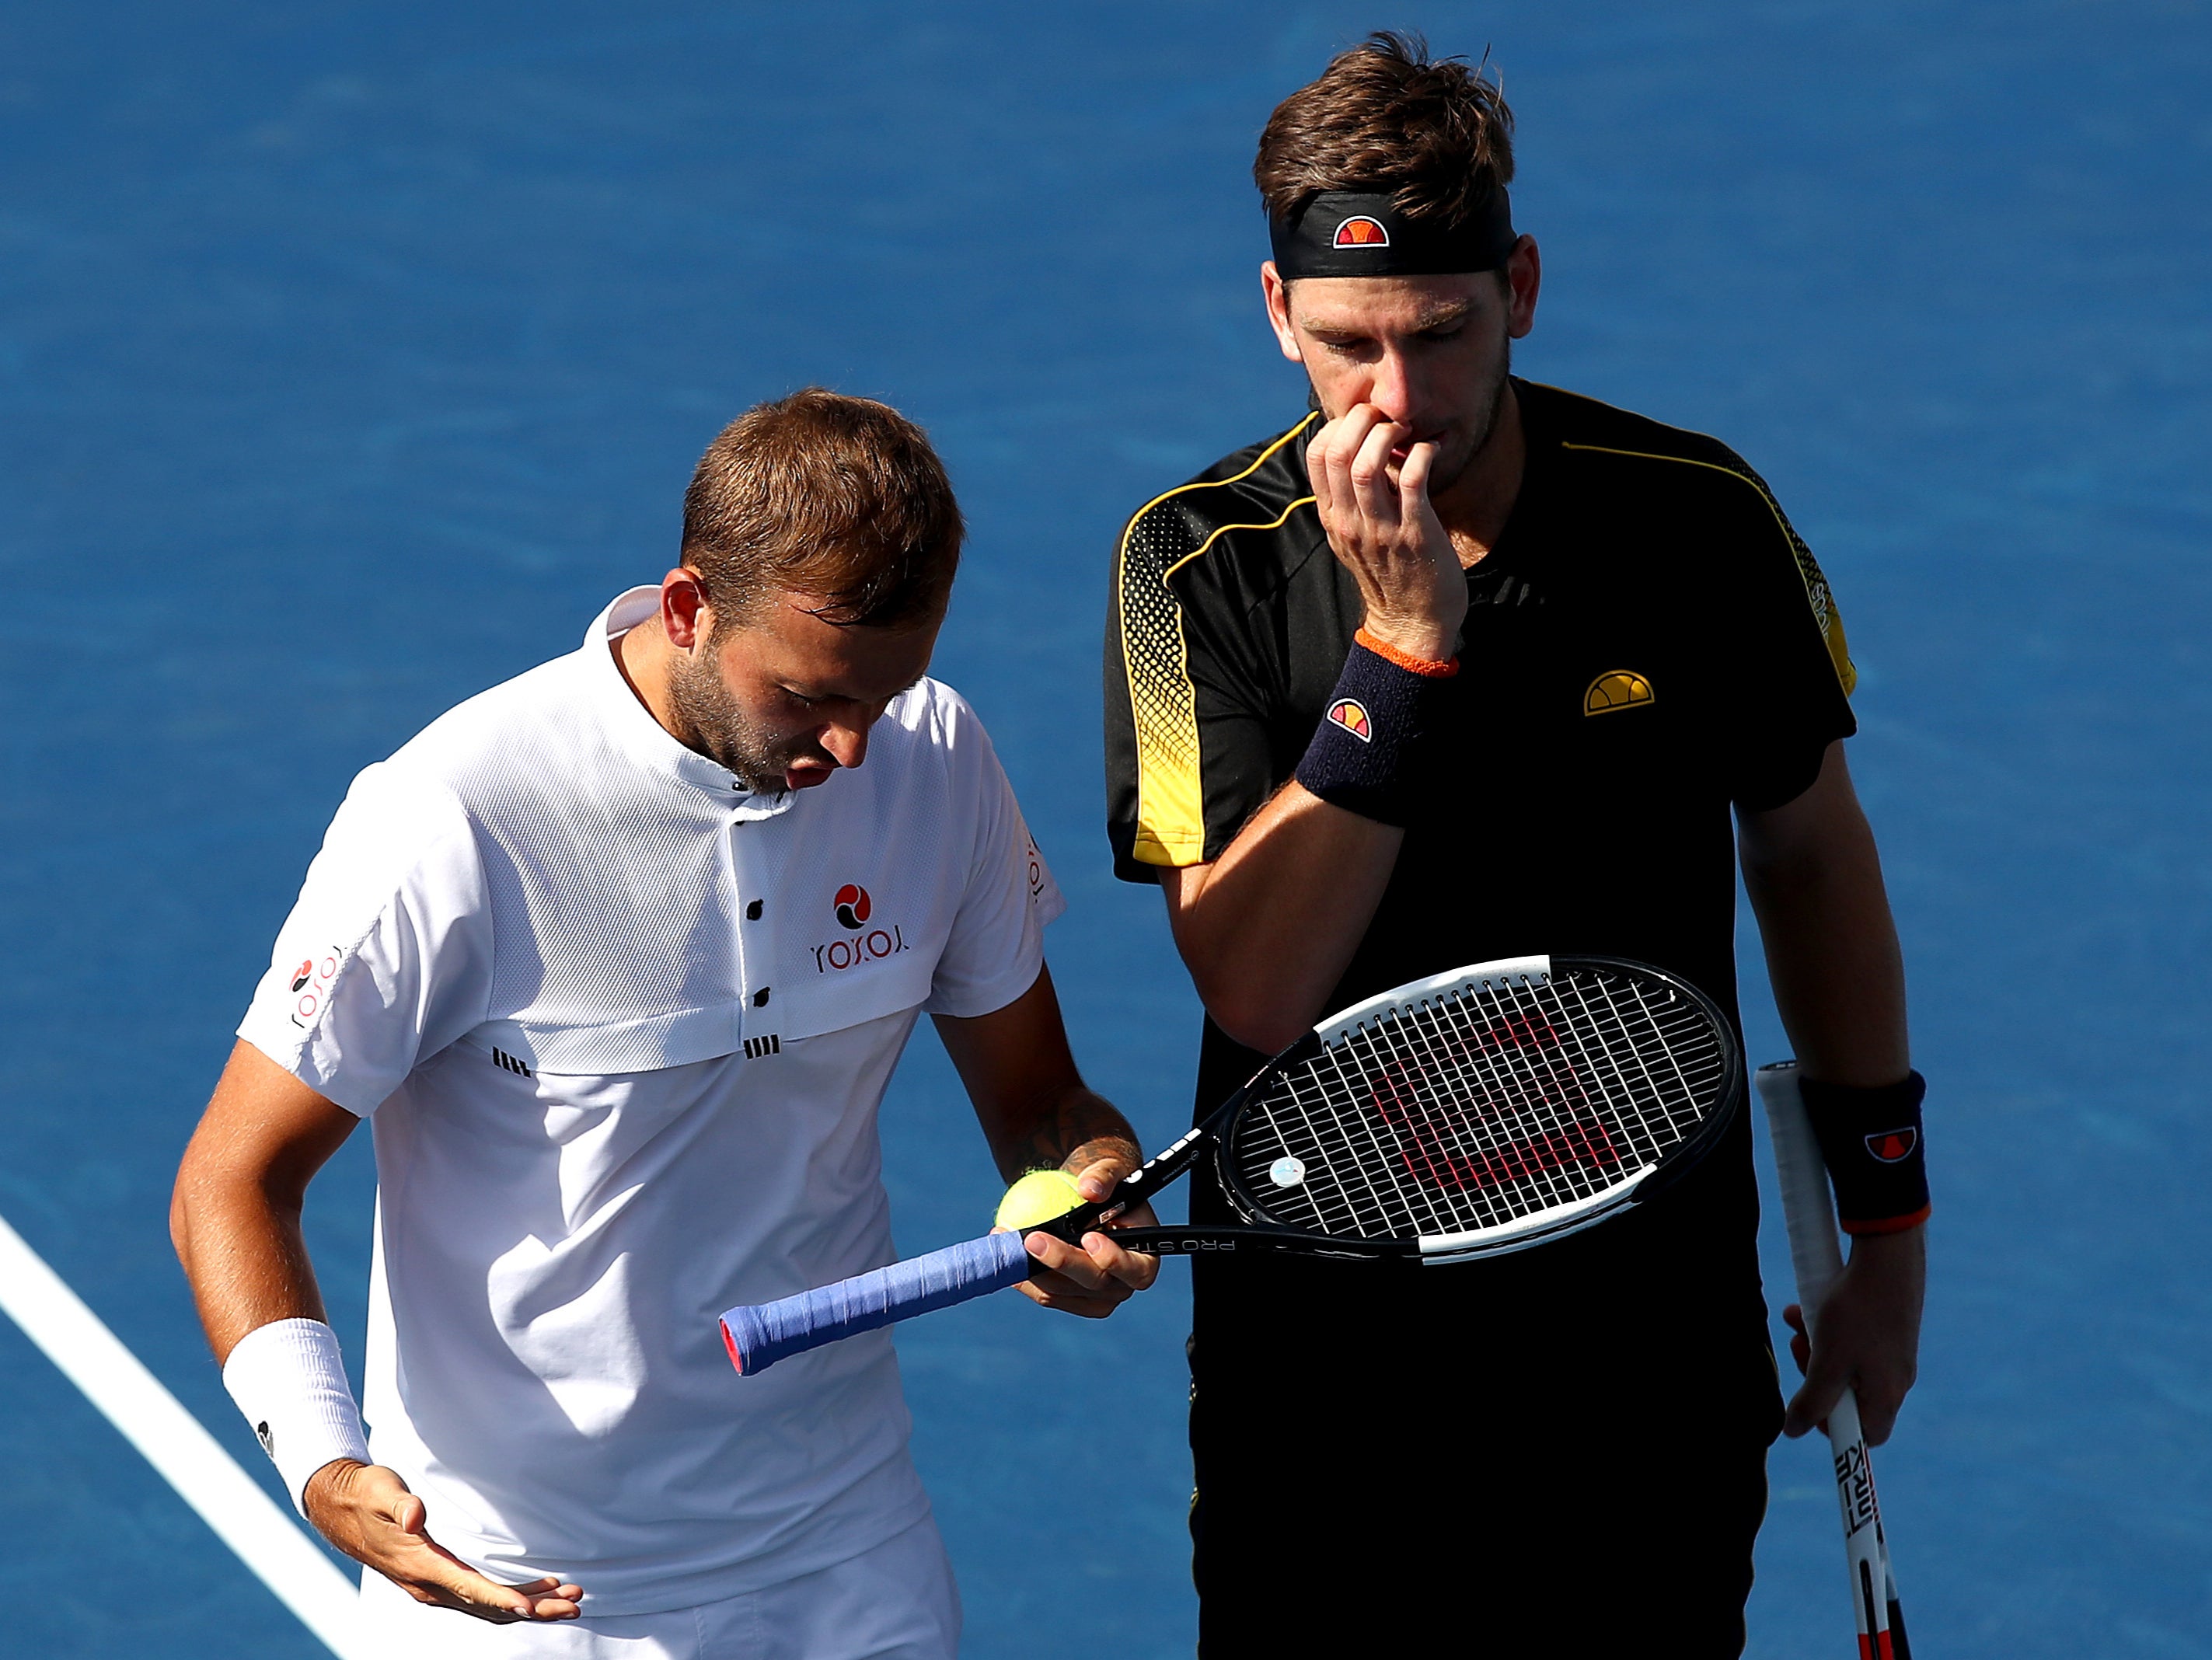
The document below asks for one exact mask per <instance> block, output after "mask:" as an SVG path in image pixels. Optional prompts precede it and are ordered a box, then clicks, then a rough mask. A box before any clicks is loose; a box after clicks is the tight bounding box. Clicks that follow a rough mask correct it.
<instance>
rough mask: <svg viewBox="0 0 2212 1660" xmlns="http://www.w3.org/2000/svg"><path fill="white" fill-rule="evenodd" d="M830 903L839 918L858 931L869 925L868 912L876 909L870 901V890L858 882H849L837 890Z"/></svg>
mask: <svg viewBox="0 0 2212 1660" xmlns="http://www.w3.org/2000/svg"><path fill="white" fill-rule="evenodd" d="M829 903H830V904H831V905H832V906H833V907H834V908H835V909H836V912H837V920H838V921H840V922H842V923H843V924H844V925H845V926H846V927H848V928H850V929H852V930H853V932H854V933H859V932H860V930H861V929H862V928H864V927H867V925H868V913H869V912H870V911H871V910H872V909H874V907H873V906H872V905H871V904H870V903H868V891H867V890H866V888H864V887H862V886H861V885H860V884H859V883H858V882H848V883H846V884H845V885H844V886H843V887H842V888H840V889H838V890H837V897H836V898H835V899H833V900H831V901H830V902H829Z"/></svg>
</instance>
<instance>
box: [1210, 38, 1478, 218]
mask: <svg viewBox="0 0 2212 1660" xmlns="http://www.w3.org/2000/svg"><path fill="white" fill-rule="evenodd" d="M1252 182H1253V183H1255V185H1259V187H1260V198H1261V201H1262V202H1264V203H1265V204H1267V216H1268V218H1270V219H1271V220H1273V221H1274V222H1276V223H1278V224H1283V223H1288V222H1291V221H1293V220H1295V219H1296V218H1297V216H1298V215H1300V214H1301V213H1303V212H1304V211H1305V209H1306V206H1307V204H1309V203H1310V202H1311V201H1312V200H1313V198H1315V197H1316V196H1318V195H1319V194H1321V192H1323V191H1341V190H1370V191H1388V192H1390V200H1391V205H1392V206H1393V207H1395V208H1396V209H1397V210H1398V211H1399V212H1401V213H1402V214H1404V215H1406V216H1407V217H1408V218H1412V219H1425V220H1431V221H1433V222H1436V223H1437V224H1439V225H1441V226H1443V227H1445V228H1450V229H1457V228H1459V227H1460V226H1462V225H1463V224H1465V223H1466V222H1468V219H1469V218H1470V217H1472V216H1473V215H1474V211H1475V210H1476V209H1477V208H1478V207H1479V206H1480V204H1481V203H1482V202H1483V200H1484V198H1486V197H1487V196H1488V195H1489V194H1490V193H1491V192H1492V191H1493V190H1497V189H1498V188H1501V187H1502V186H1504V185H1510V184H1511V183H1512V182H1513V112H1512V111H1511V110H1510V109H1509V108H1507V107H1506V103H1505V98H1504V94H1503V93H1501V92H1500V91H1499V89H1498V82H1497V80H1496V79H1495V78H1494V77H1493V76H1491V75H1490V74H1489V73H1488V72H1487V60H1486V61H1485V63H1484V64H1474V65H1470V64H1468V62H1467V60H1466V59H1465V58H1433V59H1432V58H1430V56H1429V46H1428V42H1427V41H1425V40H1422V39H1421V37H1420V36H1419V35H1418V34H1413V35H1407V34H1400V33H1396V32H1395V31H1392V30H1383V31H1380V32H1378V33H1374V34H1370V35H1369V36H1368V37H1367V39H1366V40H1364V42H1362V43H1361V44H1360V45H1358V46H1354V47H1352V49H1351V50H1350V51H1349V52H1339V53H1338V54H1337V55H1336V56H1335V58H1332V59H1331V60H1330V62H1329V66H1328V68H1327V69H1326V70H1322V76H1321V78H1320V79H1319V80H1318V81H1316V82H1313V83H1312V84H1310V86H1304V87H1300V88H1298V89H1297V91H1296V92H1294V93H1292V94H1291V95H1290V96H1289V97H1288V98H1285V100H1283V101H1282V102H1281V103H1279V104H1278V105H1276V106H1275V112H1274V113H1273V115H1271V116H1269V117H1268V118H1267V127H1266V128H1265V130H1264V131H1261V134H1260V153H1259V155H1257V156H1255V158H1254V160H1253V162H1252Z"/></svg>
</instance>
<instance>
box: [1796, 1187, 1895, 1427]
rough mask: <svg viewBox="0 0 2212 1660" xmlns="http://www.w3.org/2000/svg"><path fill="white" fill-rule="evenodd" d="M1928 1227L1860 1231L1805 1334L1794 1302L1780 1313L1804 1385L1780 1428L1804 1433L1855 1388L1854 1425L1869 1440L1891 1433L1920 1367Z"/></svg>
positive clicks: (1803, 1325) (1800, 1309) (1801, 1313)
mask: <svg viewBox="0 0 2212 1660" xmlns="http://www.w3.org/2000/svg"><path fill="white" fill-rule="evenodd" d="M1927 1236H1928V1230H1927V1228H1926V1226H1925V1225H1923V1226H1920V1227H1917V1228H1908V1229H1906V1230H1905V1231H1904V1232H1903V1233H1870V1234H1862V1235H1861V1236H1859V1237H1857V1238H1856V1239H1854V1240H1853V1241H1852V1242H1851V1260H1850V1262H1847V1263H1845V1264H1844V1271H1843V1273H1842V1274H1840V1275H1839V1276H1838V1278H1837V1280H1836V1283H1835V1284H1834V1285H1833V1286H1831V1287H1830V1288H1829V1292H1828V1298H1827V1301H1826V1303H1824V1304H1822V1305H1821V1307H1820V1310H1819V1313H1818V1316H1817V1318H1816V1319H1815V1321H1814V1327H1813V1329H1812V1331H1811V1333H1810V1334H1809V1335H1808V1333H1807V1331H1806V1329H1805V1311H1804V1310H1803V1309H1802V1308H1800V1307H1799V1306H1798V1305H1797V1304H1795V1303H1792V1304H1790V1306H1789V1307H1788V1308H1785V1309H1784V1310H1782V1317H1783V1319H1784V1321H1786V1322H1787V1323H1789V1326H1790V1330H1791V1331H1792V1332H1793V1333H1794V1334H1796V1335H1794V1336H1792V1337H1791V1338H1790V1358H1791V1359H1794V1360H1796V1362H1797V1370H1798V1371H1802V1372H1803V1373H1804V1374H1805V1383H1804V1387H1803V1388H1802V1389H1799V1390H1798V1391H1797V1393H1796V1395H1795V1396H1794V1397H1793V1398H1792V1399H1791V1401H1790V1410H1789V1413H1788V1414H1787V1415H1786V1416H1785V1417H1784V1419H1783V1420H1782V1432H1783V1433H1784V1435H1793V1436H1794V1435H1802V1434H1804V1433H1805V1432H1806V1431H1808V1430H1809V1429H1812V1428H1814V1427H1815V1426H1818V1425H1820V1424H1821V1423H1823V1422H1825V1421H1826V1419H1827V1416H1828V1410H1829V1408H1832V1407H1833V1406H1834V1405H1835V1404H1836V1402H1837V1401H1838V1399H1839V1398H1841V1396H1842V1395H1843V1392H1844V1389H1845V1388H1846V1387H1849V1388H1850V1389H1854V1390H1856V1391H1857V1395H1858V1403H1859V1426H1860V1427H1861V1428H1862V1429H1863V1431H1865V1432H1866V1438H1867V1444H1868V1445H1869V1446H1870V1447H1878V1446H1880V1445H1881V1444H1882V1443H1883V1442H1885V1441H1887V1440H1888V1439H1889V1432H1890V1431H1891V1429H1892V1428H1893V1427H1894V1426H1895V1425H1896V1423H1897V1414H1898V1409H1899V1408H1901V1407H1902V1406H1904V1404H1905V1392H1906V1391H1907V1390H1909V1389H1911V1387H1912V1380H1913V1378H1914V1377H1916V1376H1917V1374H1918V1371H1919V1366H1920V1305H1921V1303H1922V1300H1923V1298H1924V1297H1925V1296H1926V1294H1927V1286H1928V1237H1927Z"/></svg>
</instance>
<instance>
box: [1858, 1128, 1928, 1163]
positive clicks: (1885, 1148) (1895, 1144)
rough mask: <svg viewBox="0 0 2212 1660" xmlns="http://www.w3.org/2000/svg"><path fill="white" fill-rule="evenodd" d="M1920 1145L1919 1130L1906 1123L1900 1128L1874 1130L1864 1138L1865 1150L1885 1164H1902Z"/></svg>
mask: <svg viewBox="0 0 2212 1660" xmlns="http://www.w3.org/2000/svg"><path fill="white" fill-rule="evenodd" d="M1919 1145H1920V1132H1919V1131H1918V1130H1917V1129H1915V1128H1913V1127H1912V1126H1911V1125H1910V1124H1907V1125H1905V1127H1904V1128H1902V1129H1893V1130H1876V1131H1875V1133H1874V1134H1872V1135H1869V1136H1868V1137H1867V1139H1866V1150H1867V1151H1868V1152H1870V1153H1872V1154H1873V1155H1874V1156H1875V1158H1878V1159H1880V1160H1881V1162H1882V1163H1883V1164H1902V1163H1903V1162H1904V1161H1905V1159H1907V1158H1911V1157H1912V1150H1913V1148H1915V1147H1917V1146H1919Z"/></svg>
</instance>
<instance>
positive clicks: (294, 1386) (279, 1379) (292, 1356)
mask: <svg viewBox="0 0 2212 1660" xmlns="http://www.w3.org/2000/svg"><path fill="white" fill-rule="evenodd" d="M222 1386H223V1388H225V1389H228V1390H229V1391H230V1398H231V1399H232V1400H234V1401H235V1402H238V1409H239V1410H240V1412H242V1413H244V1414H246V1422H247V1423H249V1424H251V1425H252V1426H253V1432H254V1434H255V1435H256V1436H258V1438H260V1441H261V1450H263V1451H264V1452H265V1453H267V1454H268V1455H269V1457H270V1462H273V1463H274V1464H275V1465H276V1473H277V1474H278V1475H282V1476H283V1478H284V1491H285V1492H286V1493H289V1494H290V1495H291V1498H292V1507H293V1508H294V1509H295V1510H296V1511H299V1512H300V1514H301V1515H302V1516H305V1515H306V1514H307V1505H305V1503H304V1502H303V1499H304V1495H305V1494H306V1493H307V1478H308V1477H309V1476H311V1475H313V1474H314V1473H315V1472H316V1471H317V1470H319V1469H320V1468H322V1467H323V1466H324V1465H325V1464H327V1463H329V1462H331V1460H332V1459H334V1458H353V1459H358V1460H359V1461H360V1462H362V1463H364V1464H366V1463H367V1462H368V1440H367V1439H366V1438H364V1437H363V1436H362V1432H361V1408H358V1407H356V1405H354V1401H353V1389H352V1387H351V1385H349V1383H347V1382H346V1375H345V1361H344V1359H343V1357H342V1356H341V1355H340V1354H339V1353H338V1335H337V1333H336V1332H334V1331H332V1330H331V1329H330V1328H329V1327H328V1326H326V1325H325V1324H324V1323H322V1322H321V1321H319V1320H277V1321H273V1322H271V1323H270V1324H268V1325H265V1326H257V1327H255V1328H254V1329H252V1331H250V1332H248V1333H246V1335H245V1336H244V1337H242V1338H240V1340H239V1341H238V1347H236V1348H234V1349H233V1350H231V1352H230V1359H228V1360H226V1361H224V1362H223V1366H222Z"/></svg>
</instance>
